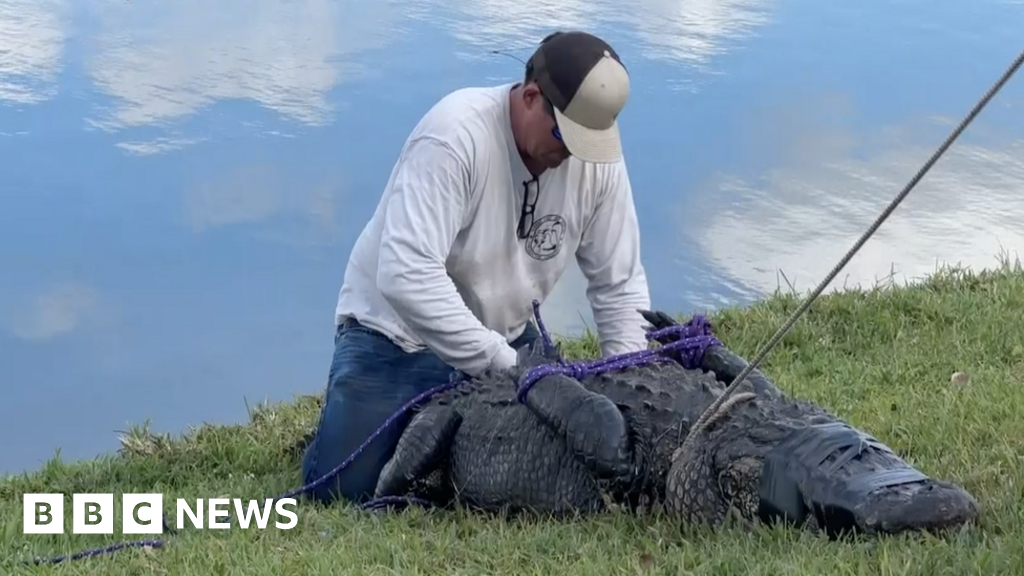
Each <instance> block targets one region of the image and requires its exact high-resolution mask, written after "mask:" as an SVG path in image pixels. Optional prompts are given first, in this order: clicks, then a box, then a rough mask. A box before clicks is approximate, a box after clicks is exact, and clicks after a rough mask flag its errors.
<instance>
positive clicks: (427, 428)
mask: <svg viewBox="0 0 1024 576" xmlns="http://www.w3.org/2000/svg"><path fill="white" fill-rule="evenodd" d="M460 424H462V416H461V415H459V413H458V411H457V410H455V408H454V407H453V406H450V405H444V404H434V405H430V406H427V407H426V408H423V409H422V410H420V411H419V412H417V413H416V415H415V416H413V417H412V419H411V420H410V421H409V425H408V426H406V428H405V431H404V432H403V433H402V436H401V437H400V438H399V440H398V444H397V445H396V446H395V452H394V454H393V455H392V456H391V459H390V460H388V463H387V464H385V465H384V468H383V469H382V470H381V472H380V476H379V477H378V479H377V489H376V491H375V493H374V497H375V498H380V497H382V496H404V495H406V494H408V493H409V492H410V488H411V487H412V486H413V484H414V483H415V482H416V481H418V480H422V479H423V478H427V477H429V475H430V473H431V472H432V471H433V470H434V469H435V468H437V467H438V465H439V464H440V463H441V461H442V460H443V459H444V457H445V456H447V454H448V449H449V447H450V446H451V441H452V438H453V437H454V436H455V431H456V430H458V428H459V425H460Z"/></svg>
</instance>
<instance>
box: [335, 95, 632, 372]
mask: <svg viewBox="0 0 1024 576" xmlns="http://www.w3.org/2000/svg"><path fill="white" fill-rule="evenodd" d="M512 86H513V85H512V84H507V85H503V86H496V87H486V88H466V89H461V90H457V91H455V92H452V93H451V94H449V95H447V96H445V97H444V98H442V99H441V100H440V101H439V102H438V103H437V104H435V105H434V106H433V107H432V108H431V109H430V110H429V111H428V112H427V113H426V115H425V116H424V117H423V118H422V120H421V121H420V122H419V124H418V125H417V126H416V127H415V129H414V130H413V131H412V134H410V136H409V138H408V140H407V141H406V143H405V145H404V146H403V148H402V151H401V155H400V157H399V159H398V161H397V163H396V164H395V167H394V169H393V170H392V173H391V177H390V179H389V180H388V183H387V186H386V187H385V189H384V193H383V195H382V197H381V200H380V203H379V204H378V205H377V209H376V211H375V212H374V214H373V217H372V218H371V219H370V221H369V223H368V224H367V225H366V227H365V228H364V229H363V231H362V233H361V234H360V235H359V238H358V239H357V240H356V243H355V246H354V247H353V248H352V253H351V255H350V257H349V262H348V266H347V268H346V270H345V280H344V283H343V285H342V287H341V290H340V292H339V295H338V305H337V309H336V311H335V320H336V322H337V323H338V324H340V323H341V322H343V321H344V320H345V318H346V317H350V316H351V317H355V318H356V319H357V320H358V321H359V322H360V323H362V324H364V325H366V326H368V327H371V328H374V329H376V330H379V331H380V332H382V333H384V334H385V335H386V336H388V337H389V338H391V339H392V341H394V342H395V343H396V344H398V345H399V346H400V347H402V348H403V349H404V350H406V351H414V350H422V349H423V348H424V347H427V348H429V349H431V350H432V351H433V352H434V353H435V354H437V355H438V356H439V357H440V358H441V359H442V360H444V361H445V362H446V363H448V364H449V365H451V366H453V367H455V368H458V369H460V370H462V371H464V372H466V373H468V374H473V375H475V374H479V373H480V372H482V371H483V370H484V369H486V368H487V367H489V366H492V367H495V368H504V367H508V366H511V365H514V364H515V362H516V352H515V351H514V350H513V349H512V347H511V346H510V345H509V342H511V341H513V340H515V339H516V338H517V337H518V336H519V335H520V334H522V331H523V329H524V328H525V325H526V322H527V321H528V320H529V319H530V316H531V314H532V307H531V303H532V301H533V300H534V299H536V300H538V301H541V302H543V301H544V299H545V298H546V297H547V296H548V295H549V294H550V293H551V291H552V289H553V288H554V286H555V283H556V282H557V281H558V279H559V277H560V276H561V275H562V273H563V272H564V270H565V268H566V265H567V264H568V262H569V258H572V257H573V256H575V257H576V259H577V262H578V264H579V266H580V269H581V271H582V272H583V274H584V276H585V277H586V278H587V280H588V288H587V298H588V299H589V301H590V304H591V307H592V310H593V314H594V322H595V324H596V327H597V331H598V336H599V339H600V342H601V349H602V353H603V354H604V355H605V356H608V355H613V354H618V353H623V352H628V351H634V350H639V349H642V348H645V347H646V340H645V338H644V332H643V328H642V324H643V319H642V317H641V316H640V315H639V314H638V313H637V312H636V310H637V309H639V308H650V296H649V292H648V287H647V278H646V275H645V272H644V268H643V266H642V265H641V263H640V234H639V226H638V224H637V217H636V209H635V207H634V205H633V196H632V190H631V187H630V183H629V176H628V174H627V172H626V166H625V162H624V161H623V162H619V163H617V164H604V165H602V164H589V163H584V162H581V161H580V160H578V159H576V158H573V157H570V158H569V159H567V160H566V161H565V162H563V163H562V164H561V165H560V166H559V167H558V168H557V169H548V170H546V171H545V172H544V173H543V174H541V176H540V178H539V191H538V194H537V204H536V209H535V212H534V227H533V228H532V233H531V235H530V238H528V239H526V240H522V239H519V238H518V237H517V235H516V226H517V224H518V222H519V216H520V212H521V207H522V202H523V194H524V193H525V187H524V182H526V181H529V180H531V179H532V178H533V176H532V175H531V174H530V172H529V170H528V169H527V167H526V165H525V164H524V163H523V161H522V159H521V157H520V156H519V153H518V152H517V149H516V145H515V141H514V140H513V137H512V132H511V121H510V115H509V92H510V90H511V88H512Z"/></svg>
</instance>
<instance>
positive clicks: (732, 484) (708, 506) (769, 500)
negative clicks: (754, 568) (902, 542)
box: [644, 312, 979, 536]
mask: <svg viewBox="0 0 1024 576" xmlns="http://www.w3.org/2000/svg"><path fill="white" fill-rule="evenodd" d="M644 316H645V318H646V319H647V320H648V321H649V322H651V323H652V324H653V325H654V326H655V328H662V327H665V326H667V325H671V324H674V323H675V322H674V321H672V320H671V318H669V317H667V316H665V315H663V314H659V313H652V312H645V313H644ZM715 348H720V347H713V348H712V349H710V350H709V351H708V354H709V355H710V356H711V359H710V361H711V362H715V359H714V357H715V356H718V355H720V354H721V353H722V352H723V351H722V350H720V349H718V350H716V349H715ZM708 361H709V358H708V357H705V364H707V363H708ZM718 368H719V370H720V372H721V373H722V374H723V375H725V376H726V377H727V379H728V380H729V381H730V382H731V380H732V378H733V377H735V376H736V375H738V373H739V371H740V370H741V369H742V366H741V365H740V364H739V363H737V362H733V363H732V366H731V367H729V366H725V365H721V363H719V366H718ZM666 369H667V370H668V368H666ZM672 370H674V369H672ZM724 387H725V386H724V385H723V386H722V388H723V390H721V391H724ZM755 392H756V393H755ZM766 392H767V393H766ZM684 395H686V394H684ZM712 401H713V400H712ZM712 401H707V402H702V403H701V406H702V408H701V412H703V410H704V409H705V408H706V407H707V406H709V405H710V404H711V402H712ZM691 421H696V419H693V420H691ZM697 434H698V436H697V437H696V438H695V439H694V440H695V441H694V442H692V443H691V444H690V447H689V448H688V449H687V450H685V451H683V450H680V453H678V454H675V455H674V456H673V461H672V466H671V468H670V470H669V472H668V478H667V480H666V487H667V492H666V496H665V508H666V509H667V511H668V512H669V513H670V514H673V515H676V516H678V517H680V518H682V519H684V520H685V521H686V522H688V523H690V524H700V525H705V526H711V527H717V526H719V525H721V523H722V522H723V521H724V520H725V518H726V516H727V515H729V514H730V513H735V514H738V515H739V516H740V517H741V518H742V519H743V520H745V521H746V522H747V523H752V522H754V521H757V520H763V521H775V520H776V519H777V518H780V517H781V515H782V514H783V512H784V513H785V514H786V515H788V519H789V520H790V521H793V522H795V523H798V524H802V525H804V526H806V527H808V528H811V529H815V530H824V531H825V532H826V533H827V534H829V535H830V536H838V535H840V534H848V533H850V532H854V531H856V532H862V533H867V534H883V533H888V534H896V533H899V532H905V531H925V530H927V531H933V532H935V531H941V530H943V529H947V528H953V527H957V526H962V525H965V524H969V523H974V522H976V521H977V519H978V513H979V511H978V503H977V501H976V500H975V499H974V497H973V496H971V495H970V494H969V493H967V492H966V491H965V490H964V489H962V488H960V487H959V486H956V485H954V484H952V483H949V482H945V481H942V480H937V479H932V478H927V477H926V476H925V475H924V474H922V473H920V472H919V471H918V470H916V469H914V468H913V467H911V466H910V465H909V464H907V463H906V462H905V461H904V460H903V459H902V458H900V457H899V456H898V455H897V454H896V453H895V452H893V451H892V450H891V449H890V448H889V447H887V446H885V445H884V444H882V443H881V442H879V441H878V440H876V439H875V438H872V437H871V436H869V435H867V434H864V433H863V432H861V431H859V430H856V429H854V428H852V427H850V426H849V425H847V424H846V423H845V422H843V421H842V420H840V419H839V418H837V417H835V416H833V415H832V414H830V413H828V412H827V411H825V410H823V409H821V408H819V407H817V406H815V405H813V404H811V403H809V402H804V401H799V400H794V399H790V398H787V397H785V396H784V395H783V394H782V393H781V392H780V391H779V390H778V389H777V388H775V387H774V385H770V382H769V381H768V380H767V379H766V378H764V376H763V375H762V374H760V373H758V371H757V370H754V371H753V373H752V374H751V376H750V377H748V378H747V379H746V380H745V381H744V382H743V383H742V384H741V385H740V386H738V387H737V388H736V389H735V391H733V393H732V394H731V395H730V398H729V399H728V400H726V402H725V403H724V404H723V405H722V406H721V408H719V409H718V410H717V411H716V414H715V416H713V417H712V418H711V420H709V423H708V425H707V426H706V427H705V428H704V430H702V431H700V432H697ZM816 444H817V445H818V447H817V448H815V445H816ZM880 472H881V473H888V474H890V475H892V476H896V475H900V474H902V475H903V478H902V483H894V484H891V485H888V486H884V485H882V486H874V487H872V486H865V485H863V484H862V483H860V482H858V481H859V480H863V479H865V478H867V479H871V478H878V477H879V473H880ZM762 476H764V478H763V479H762ZM772 488H774V491H773V490H772ZM770 504H773V505H775V508H774V509H771V510H766V508H767V505H770ZM773 514H774V515H773Z"/></svg>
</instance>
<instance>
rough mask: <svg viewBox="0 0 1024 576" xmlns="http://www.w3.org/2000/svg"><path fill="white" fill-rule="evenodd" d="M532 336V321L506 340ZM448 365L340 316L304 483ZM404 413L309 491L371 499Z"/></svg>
mask: <svg viewBox="0 0 1024 576" xmlns="http://www.w3.org/2000/svg"><path fill="white" fill-rule="evenodd" d="M538 337H540V333H539V332H538V330H537V328H536V327H535V326H534V324H533V323H532V322H528V323H527V324H526V330H525V331H524V332H523V334H522V335H521V336H520V337H519V338H517V339H516V340H515V342H513V343H512V347H513V348H516V349H518V348H520V347H521V346H524V345H526V344H528V343H530V342H531V341H533V340H534V339H536V338H538ZM454 372H455V369H454V368H452V367H451V366H449V365H447V364H445V363H444V362H442V361H441V359H440V358H438V357H437V356H436V355H434V353H433V352H430V351H429V350H424V351H421V352H414V353H411V354H410V353H407V352H405V351H403V350H402V349H401V348H399V347H398V346H397V345H395V344H394V343H392V342H391V340H389V339H388V338H387V337H386V336H384V335H383V334H381V333H380V332H377V331H375V330H373V329H371V328H368V327H366V326H363V325H362V324H360V323H358V322H357V321H355V320H353V319H349V320H347V321H346V322H344V323H342V324H341V325H340V326H338V329H337V332H336V333H335V337H334V360H333V362H332V363H331V370H330V375H329V376H328V381H327V390H326V393H325V395H324V405H323V409H322V411H321V413H320V423H319V425H318V427H317V431H316V435H315V436H314V438H313V440H312V441H311V442H310V444H309V447H308V448H306V453H305V455H304V456H303V459H302V476H303V484H309V483H310V482H313V481H315V480H317V479H319V478H320V477H322V476H323V475H324V474H327V473H328V472H330V471H331V470H333V469H334V468H336V467H337V466H338V465H339V464H341V463H342V462H343V461H344V460H345V459H346V458H348V457H349V456H350V455H351V454H352V453H353V452H355V450H356V449H357V448H358V447H359V446H360V445H361V444H362V443H363V442H365V441H366V439H367V438H369V437H370V435H371V434H373V432H374V430H376V429H377V428H378V427H379V426H380V425H381V424H383V423H384V421H385V420H387V418H388V417H389V416H391V415H392V414H393V413H395V412H396V411H398V409H399V408H400V407H401V406H402V405H403V404H405V403H406V402H408V401H409V400H412V399H413V398H414V397H415V396H416V395H417V394H421V393H423V392H425V391H426V390H428V389H430V388H433V387H434V386H437V385H439V384H444V383H446V382H448V380H449V378H450V377H451V375H452V374H453V373H454ZM410 417H411V414H410V413H406V414H404V415H403V416H402V417H401V418H398V419H396V420H395V421H394V422H393V423H392V424H391V425H390V426H388V427H387V428H385V429H384V431H383V432H381V434H380V435H379V436H377V437H376V438H375V439H374V440H373V442H371V443H370V444H369V445H367V447H366V449H365V450H363V452H362V453H361V454H360V455H359V456H357V457H356V458H355V459H354V460H353V461H352V462H351V463H350V464H349V465H348V466H346V467H345V469H343V470H342V471H341V472H339V473H338V474H337V475H336V476H335V477H334V478H332V479H331V480H328V481H327V482H324V483H323V484H322V485H320V486H318V487H317V488H315V489H314V490H312V491H310V492H309V495H310V496H311V497H312V498H314V499H315V500H319V501H320V502H322V503H325V504H328V503H331V502H333V501H334V500H336V499H337V498H338V497H339V496H341V497H343V498H345V499H347V500H349V501H352V502H356V503H362V502H365V501H367V500H369V499H371V498H372V497H373V492H374V489H375V488H376V486H377V477H378V476H379V475H380V471H381V469H383V468H384V465H385V464H386V463H387V461H388V460H389V459H390V458H391V455H392V454H393V453H394V451H395V445H396V444H397V443H398V438H399V437H400V436H401V435H402V431H403V430H404V429H405V427H406V425H408V423H409V419H410Z"/></svg>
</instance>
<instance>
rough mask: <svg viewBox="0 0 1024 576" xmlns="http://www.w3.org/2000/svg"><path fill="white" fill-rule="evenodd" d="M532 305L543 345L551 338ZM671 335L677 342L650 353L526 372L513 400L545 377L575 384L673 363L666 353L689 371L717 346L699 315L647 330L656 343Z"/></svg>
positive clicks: (584, 361) (521, 400) (527, 391)
mask: <svg viewBox="0 0 1024 576" xmlns="http://www.w3.org/2000/svg"><path fill="white" fill-rule="evenodd" d="M533 304H534V306H533V310H534V315H535V316H536V318H537V326H538V328H539V330H540V332H541V338H543V339H544V342H545V343H547V342H550V341H551V337H550V336H549V335H548V333H547V330H546V329H545V328H544V324H543V323H542V322H541V319H540V308H539V305H538V304H537V301H536V300H534V302H533ZM672 334H677V335H679V339H677V340H676V341H674V342H669V343H668V344H663V345H662V346H660V347H658V348H655V349H653V350H639V351H637V352H627V353H625V354H619V355H616V356H609V357H607V358H599V359H597V360H580V361H577V362H565V361H562V360H559V361H558V362H557V363H555V364H546V365H543V366H536V367H534V368H531V369H529V370H527V371H526V373H525V374H524V375H523V376H522V378H521V379H520V382H519V390H518V392H517V394H516V398H517V399H518V400H519V402H525V401H526V395H527V394H528V393H529V392H530V389H531V388H533V385H534V384H536V383H537V381H539V380H540V379H541V378H544V377H546V376H553V375H555V374H560V375H563V376H568V377H570V378H574V379H576V380H579V379H582V378H584V377H586V376H591V375H596V374H603V373H606V372H612V371H617V370H623V369H626V368H631V367H634V366H642V365H645V364H649V363H652V362H666V361H673V360H672V358H670V357H669V356H668V353H669V352H677V353H678V354H679V360H678V362H679V363H680V364H682V365H683V367H684V368H688V369H693V368H696V367H698V366H700V362H701V359H702V358H703V355H704V351H705V350H706V349H707V348H708V347H709V346H714V345H720V344H721V342H720V341H719V340H718V338H716V337H715V336H714V334H713V333H712V331H711V324H710V323H709V322H708V321H707V318H705V317H704V316H701V315H700V314H695V315H694V316H693V317H692V318H691V319H690V321H689V322H687V323H685V324H680V325H676V326H668V327H666V328H662V329H660V330H649V331H648V332H647V339H648V340H656V339H658V338H662V337H664V336H668V335H672Z"/></svg>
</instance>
